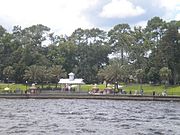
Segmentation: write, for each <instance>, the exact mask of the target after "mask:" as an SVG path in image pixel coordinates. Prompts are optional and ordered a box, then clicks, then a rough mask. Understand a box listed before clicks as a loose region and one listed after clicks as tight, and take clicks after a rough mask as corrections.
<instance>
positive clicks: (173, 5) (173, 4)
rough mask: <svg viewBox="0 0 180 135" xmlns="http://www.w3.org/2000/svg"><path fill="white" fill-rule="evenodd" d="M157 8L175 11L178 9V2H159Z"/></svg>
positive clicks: (167, 0)
mask: <svg viewBox="0 0 180 135" xmlns="http://www.w3.org/2000/svg"><path fill="white" fill-rule="evenodd" d="M158 2H159V6H160V7H164V8H166V9H167V10H176V9H178V8H180V1H179V0H159V1H158Z"/></svg>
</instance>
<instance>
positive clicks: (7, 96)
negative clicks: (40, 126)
mask: <svg viewBox="0 0 180 135" xmlns="http://www.w3.org/2000/svg"><path fill="white" fill-rule="evenodd" d="M0 99H93V100H134V101H175V102H180V96H148V95H143V96H142V95H110V94H109V95H90V94H85V93H59V94H0Z"/></svg>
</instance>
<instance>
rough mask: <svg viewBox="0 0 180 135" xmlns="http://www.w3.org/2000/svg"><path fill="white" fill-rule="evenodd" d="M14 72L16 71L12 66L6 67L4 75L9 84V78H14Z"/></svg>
mask: <svg viewBox="0 0 180 135" xmlns="http://www.w3.org/2000/svg"><path fill="white" fill-rule="evenodd" d="M14 73H15V71H14V69H13V67H12V66H7V67H5V68H4V70H3V75H4V76H5V77H6V79H5V80H7V82H8V84H9V80H10V79H12V77H13V75H14Z"/></svg>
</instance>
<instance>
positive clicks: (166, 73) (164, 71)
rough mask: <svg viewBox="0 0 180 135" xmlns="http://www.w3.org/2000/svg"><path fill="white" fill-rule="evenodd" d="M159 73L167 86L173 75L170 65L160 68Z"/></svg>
mask: <svg viewBox="0 0 180 135" xmlns="http://www.w3.org/2000/svg"><path fill="white" fill-rule="evenodd" d="M159 74H160V77H161V80H162V81H163V82H164V84H165V88H166V84H168V83H169V79H170V77H171V70H170V69H169V68H168V67H163V68H161V69H160V71H159Z"/></svg>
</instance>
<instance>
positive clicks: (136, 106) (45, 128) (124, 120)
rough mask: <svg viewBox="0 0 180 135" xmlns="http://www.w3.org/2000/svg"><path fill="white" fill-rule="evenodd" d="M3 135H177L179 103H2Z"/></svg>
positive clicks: (75, 101) (43, 101)
mask: <svg viewBox="0 0 180 135" xmlns="http://www.w3.org/2000/svg"><path fill="white" fill-rule="evenodd" d="M0 134H1V135H61V134H65V135H74V134H75V135H86V134H91V135H121V134H122V135H144V134H148V135H154V134H157V135H161V134H163V135H164V134H167V135H176V134H177V135H178V134H180V103H178V102H144V101H142V102H140V101H109V100H107V101H104V100H62V99H59V100H50V99H49V100H31V99H29V100H27V99H26V100H22V99H21V100H17V99H16V100H8V99H0Z"/></svg>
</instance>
